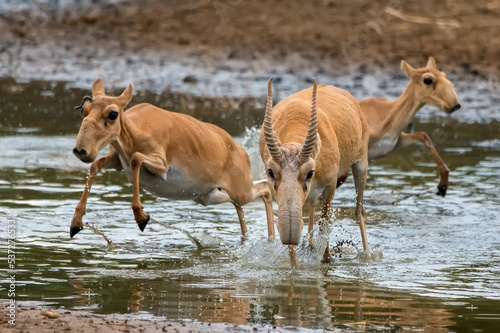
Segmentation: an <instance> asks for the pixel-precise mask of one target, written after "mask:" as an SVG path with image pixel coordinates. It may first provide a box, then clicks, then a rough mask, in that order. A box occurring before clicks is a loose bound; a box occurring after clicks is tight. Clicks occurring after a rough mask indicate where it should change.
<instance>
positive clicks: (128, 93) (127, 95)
mask: <svg viewBox="0 0 500 333" xmlns="http://www.w3.org/2000/svg"><path fill="white" fill-rule="evenodd" d="M132 94H133V92H132V84H129V85H128V87H127V89H125V91H124V92H123V94H121V95H120V96H118V97H117V104H118V106H119V107H121V108H122V109H123V108H124V107H126V106H127V104H128V103H129V102H130V100H131V99H132Z"/></svg>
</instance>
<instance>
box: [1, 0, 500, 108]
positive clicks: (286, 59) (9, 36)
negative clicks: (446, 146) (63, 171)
mask: <svg viewBox="0 0 500 333" xmlns="http://www.w3.org/2000/svg"><path fill="white" fill-rule="evenodd" d="M10 3H11V5H9V4H6V5H3V6H2V7H1V8H0V30H1V31H3V32H4V33H3V34H2V36H1V37H0V63H1V64H2V66H0V76H2V77H7V76H8V77H13V78H14V79H16V80H18V81H29V80H32V79H43V80H48V81H64V82H68V84H69V85H70V86H73V87H82V88H87V89H88V87H90V85H91V83H92V82H93V81H94V80H95V79H96V78H103V79H104V80H105V82H109V84H110V85H111V86H113V87H125V86H126V84H128V83H129V82H133V83H134V85H135V87H136V88H137V89H143V90H149V91H153V92H156V93H161V92H163V91H165V90H169V91H172V92H174V93H185V94H189V95H194V96H204V97H207V96H208V97H211V96H216V97H230V98H236V99H241V98H244V97H249V96H250V97H262V96H264V95H265V81H266V80H267V79H268V78H269V77H270V76H274V77H275V78H276V80H275V82H277V83H279V82H280V81H281V82H283V87H281V89H280V91H281V92H282V93H284V94H286V93H289V92H291V91H295V90H297V89H301V88H305V87H307V86H309V85H310V82H311V79H312V77H316V78H317V79H318V80H319V81H320V82H324V83H334V84H336V83H337V82H338V81H341V82H343V83H344V85H346V84H348V83H352V85H351V86H352V87H351V88H352V90H351V92H352V93H357V92H358V91H359V87H357V86H356V85H355V84H354V83H353V76H355V75H357V74H359V73H361V74H363V73H364V72H366V71H375V72H377V73H378V75H379V77H380V78H382V77H387V76H389V75H390V74H394V73H397V72H398V71H399V62H400V60H401V59H402V58H405V59H407V60H409V61H410V62H413V63H415V64H416V66H418V64H419V63H420V64H422V65H423V64H425V61H426V59H427V56H429V55H433V56H434V57H435V58H436V59H437V61H438V65H439V66H440V67H441V68H443V69H444V70H445V71H447V72H451V71H455V72H457V73H462V74H471V75H478V76H482V77H483V78H484V79H485V80H488V79H490V80H491V79H492V77H493V79H495V78H496V73H497V70H498V62H497V61H496V60H497V59H498V56H499V54H498V52H499V51H498V50H500V37H498V34H497V33H496V31H497V28H496V27H497V26H498V24H497V21H496V19H497V17H498V14H499V13H500V9H499V8H497V7H495V6H492V5H491V3H490V2H488V1H476V2H474V3H471V2H469V1H465V0H461V1H454V2H450V3H448V2H447V3H445V4H441V3H439V4H438V3H435V2H433V1H430V0H426V1H423V2H422V1H419V2H417V1H410V2H400V1H398V0H390V1H382V2H373V1H371V2H370V1H366V0H357V1H352V2H350V3H349V5H348V6H346V5H345V3H342V2H340V1H324V0H323V1H320V0H316V1H311V2H302V1H286V2H280V1H265V0H259V1H251V2H246V1H239V0H238V1H219V0H217V1H200V0H190V1H169V2H167V3H165V2H164V1H160V0H148V1H141V2H138V1H121V0H99V1H92V2H91V1H73V0H64V1H62V0H61V1H45V0H44V1H36V2H35V1H21V0H15V1H11V2H10ZM16 4H17V5H16ZM353 90H354V91H353ZM361 93H362V92H361Z"/></svg>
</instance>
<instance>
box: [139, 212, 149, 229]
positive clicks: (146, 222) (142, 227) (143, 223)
mask: <svg viewBox="0 0 500 333" xmlns="http://www.w3.org/2000/svg"><path fill="white" fill-rule="evenodd" d="M147 215H148V219H147V220H146V221H145V222H142V224H137V225H138V226H139V229H141V231H144V228H146V225H147V224H148V222H149V219H150V216H149V214H147Z"/></svg>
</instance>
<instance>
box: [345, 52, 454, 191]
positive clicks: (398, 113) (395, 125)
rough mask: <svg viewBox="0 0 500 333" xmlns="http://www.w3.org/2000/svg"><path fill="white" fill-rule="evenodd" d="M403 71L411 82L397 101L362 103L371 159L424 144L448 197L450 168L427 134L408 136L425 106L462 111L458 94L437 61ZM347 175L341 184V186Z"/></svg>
mask: <svg viewBox="0 0 500 333" xmlns="http://www.w3.org/2000/svg"><path fill="white" fill-rule="evenodd" d="M401 70H402V71H403V73H404V74H405V75H406V76H407V77H408V78H409V79H410V83H409V84H408V87H407V88H406V90H405V91H404V92H403V94H402V95H401V96H399V98H398V99H396V100H395V101H391V100H388V99H387V98H381V97H376V98H369V99H365V100H362V101H360V102H359V105H360V106H361V109H362V110H363V114H364V116H365V119H366V121H367V122H368V125H369V127H370V142H369V148H368V158H369V159H370V160H372V159H378V158H381V157H384V156H386V155H388V154H390V153H391V152H393V151H394V150H396V149H398V148H401V147H406V146H409V145H411V144H413V143H416V142H418V141H420V142H422V143H423V144H424V145H425V146H426V147H427V149H428V150H429V152H430V153H431V155H432V158H433V159H434V161H435V162H436V164H437V167H438V171H439V176H440V180H439V185H438V193H437V194H439V195H442V196H445V195H446V190H447V189H448V174H449V169H448V167H447V166H446V164H445V163H444V162H443V160H442V159H441V157H440V156H439V154H438V152H437V151H436V148H434V145H433V144H432V141H431V139H430V138H429V135H427V133H425V132H415V133H404V132H403V131H404V129H405V128H406V127H408V125H409V124H410V122H411V121H412V119H413V117H414V116H415V114H416V113H417V112H418V110H420V109H421V108H422V107H423V106H424V105H426V104H430V105H433V106H435V107H437V108H439V109H440V110H442V111H444V112H445V113H448V114H450V113H452V112H454V111H456V110H458V109H460V104H459V102H458V97H457V94H456V93H455V89H453V85H452V84H451V82H450V81H449V80H448V79H447V78H446V74H445V73H443V72H440V71H439V70H438V69H437V67H436V61H435V60H434V58H432V57H429V60H428V61H427V65H426V66H425V67H423V68H418V69H415V68H413V67H411V66H410V65H409V64H408V63H407V62H406V61H404V60H403V61H401ZM346 177H347V174H345V175H344V176H343V177H341V179H340V180H339V182H340V183H341V182H342V181H343V180H344V179H345V178H346Z"/></svg>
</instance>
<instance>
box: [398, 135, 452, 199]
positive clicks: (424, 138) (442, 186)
mask: <svg viewBox="0 0 500 333" xmlns="http://www.w3.org/2000/svg"><path fill="white" fill-rule="evenodd" d="M417 141H420V142H422V143H423V144H424V145H425V146H426V147H427V149H428V150H429V152H430V153H431V155H432V158H433V159H434V161H435V162H436V164H437V167H438V171H439V178H440V179H439V184H438V193H437V194H439V195H441V196H443V197H444V196H445V195H446V191H447V190H448V175H449V173H450V170H449V169H448V167H447V166H446V164H445V163H444V161H443V160H442V159H441V156H439V154H438V152H437V150H436V148H435V147H434V145H433V144H432V141H431V139H430V138H429V135H427V133H425V132H415V133H401V135H400V136H399V140H398V143H397V145H396V148H400V147H406V146H409V145H411V144H413V143H415V142H417Z"/></svg>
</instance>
